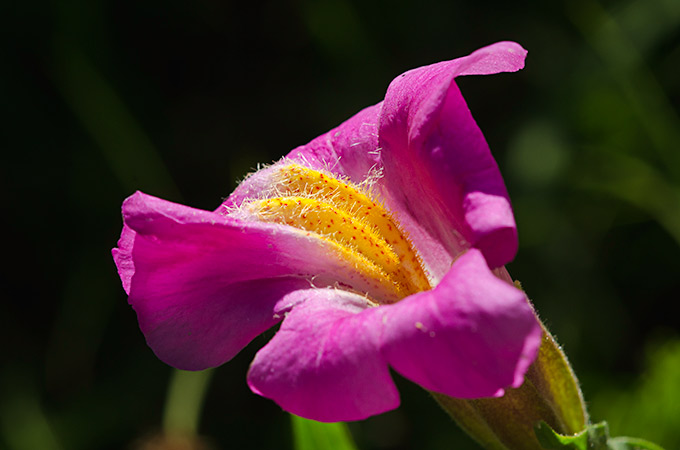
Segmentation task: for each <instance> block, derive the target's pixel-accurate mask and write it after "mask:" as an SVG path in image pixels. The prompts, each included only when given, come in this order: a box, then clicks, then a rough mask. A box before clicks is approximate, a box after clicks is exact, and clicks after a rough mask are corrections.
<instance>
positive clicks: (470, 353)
mask: <svg viewBox="0 0 680 450" xmlns="http://www.w3.org/2000/svg"><path fill="white" fill-rule="evenodd" d="M381 309H382V310H383V311H384V323H385V330H384V335H383V343H382V345H383V347H382V348H383V354H384V355H385V358H386V359H387V361H388V362H389V363H390V365H391V366H392V367H393V368H394V369H395V370H397V371H398V372H399V373H401V374H402V375H404V376H405V377H406V378H409V379H411V380H412V381H414V382H416V383H418V384H420V385H421V386H423V387H425V388H426V389H430V390H432V391H436V392H440V393H443V394H446V395H449V396H452V397H460V398H476V397H488V396H500V395H502V394H503V389H504V388H506V387H509V386H512V387H518V386H520V385H521V384H522V380H523V376H524V373H525V372H526V370H527V369H528V367H529V365H530V364H531V362H532V361H533V360H534V358H535V356H536V353H537V351H538V348H539V346H540V343H541V329H540V325H539V323H538V321H537V319H536V317H535V316H534V314H533V311H532V309H531V307H530V306H529V304H528V302H527V300H526V297H525V296H524V293H523V292H522V291H520V290H519V289H516V288H514V287H513V286H511V285H510V284H508V283H506V282H504V281H501V280H499V279H498V278H496V277H495V276H493V274H492V273H491V272H490V271H489V269H488V267H487V265H486V262H485V260H484V257H483V256H482V255H481V253H480V252H479V251H477V250H470V251H468V252H467V253H465V254H464V255H462V256H461V257H460V258H459V259H458V260H457V261H456V262H455V264H454V265H453V267H452V268H451V271H450V272H449V273H448V274H447V275H446V277H444V279H443V280H442V282H441V283H440V284H439V285H438V286H437V287H435V288H434V289H433V290H431V291H427V292H422V293H419V294H415V295H412V296H410V297H408V298H406V299H404V300H402V301H401V302H399V303H396V304H394V305H390V306H388V307H385V308H381Z"/></svg>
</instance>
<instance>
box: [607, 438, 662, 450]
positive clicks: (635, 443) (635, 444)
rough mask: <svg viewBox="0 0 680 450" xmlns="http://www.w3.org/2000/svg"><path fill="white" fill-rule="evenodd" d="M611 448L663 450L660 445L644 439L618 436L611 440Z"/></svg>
mask: <svg viewBox="0 0 680 450" xmlns="http://www.w3.org/2000/svg"><path fill="white" fill-rule="evenodd" d="M609 448H610V449H611V450H663V448H662V447H661V446H659V445H656V444H655V443H653V442H649V441H645V440H644V439H639V438H631V437H617V438H614V439H610V440H609Z"/></svg>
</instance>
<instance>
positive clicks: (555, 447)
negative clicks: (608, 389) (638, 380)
mask: <svg viewBox="0 0 680 450" xmlns="http://www.w3.org/2000/svg"><path fill="white" fill-rule="evenodd" d="M534 430H535V432H536V438H537V439H538V442H539V443H540V444H541V445H542V446H543V448H545V449H546V450H663V448H661V447H660V446H658V445H656V444H654V443H652V442H649V441H645V440H644V439H638V438H630V437H617V438H613V439H610V438H609V427H608V426H607V422H600V423H596V424H594V425H588V426H587V427H586V428H585V429H584V430H583V431H581V432H580V433H576V434H574V435H571V436H565V435H563V434H559V433H558V432H556V431H555V430H553V429H552V428H551V427H550V425H548V424H547V423H545V422H544V421H541V422H539V423H538V425H536V427H535V428H534Z"/></svg>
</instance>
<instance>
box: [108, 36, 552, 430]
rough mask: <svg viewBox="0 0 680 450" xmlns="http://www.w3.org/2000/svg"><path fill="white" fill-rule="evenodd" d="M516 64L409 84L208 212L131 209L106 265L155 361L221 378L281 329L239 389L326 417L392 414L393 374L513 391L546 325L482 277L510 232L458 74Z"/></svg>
mask: <svg viewBox="0 0 680 450" xmlns="http://www.w3.org/2000/svg"><path fill="white" fill-rule="evenodd" d="M525 55H526V51H525V50H524V49H523V48H522V47H520V46H519V45H518V44H515V43H511V42H501V43H497V44H494V45H491V46H489V47H485V48H482V49H480V50H478V51H476V52H474V53H472V54H471V55H469V56H466V57H463V58H458V59H455V60H453V61H447V62H442V63H438V64H433V65H431V66H427V67H421V68H418V69H415V70H411V71H409V72H406V73H404V74H403V75H401V76H399V77H397V78H396V79H395V80H394V81H393V82H392V84H391V85H390V87H389V88H388V90H387V94H386V96H385V100H384V101H383V102H381V103H379V104H377V105H375V106H371V107H368V108H366V109H364V110H363V111H361V112H359V113H358V114H357V115H355V116H354V117H352V118H350V119H349V120H348V121H346V122H345V123H343V124H341V125H340V126H339V127H338V128H336V129H334V130H331V131H330V132H328V133H326V134H324V135H322V136H320V137H318V138H316V139H314V140H313V141H312V142H310V143H309V144H307V145H304V146H301V147H298V148H297V149H295V150H293V151H292V152H291V153H290V154H288V155H287V156H286V157H285V158H283V159H282V160H281V161H279V162H277V163H276V164H274V165H272V166H270V167H267V168H265V169H262V170H259V171H258V172H256V173H254V174H252V175H251V176H249V177H248V178H246V180H245V181H244V182H243V183H241V185H240V186H239V187H238V188H237V189H236V190H235V191H234V193H232V195H231V196H230V197H229V198H227V200H226V201H225V202H224V203H223V204H222V205H221V206H220V207H219V208H218V209H217V210H216V211H214V212H209V211H202V210H197V209H193V208H190V207H187V206H182V205H178V204H174V203H170V202H167V201H164V200H160V199H158V198H155V197H151V196H149V195H146V194H143V193H140V192H137V193H135V194H134V195H132V196H131V197H130V198H128V199H127V200H126V201H125V203H124V204H123V217H124V228H123V232H122V235H121V238H120V241H119V242H118V248H115V249H114V250H113V256H114V259H115V261H116V264H117V266H118V271H119V274H120V277H121V279H122V281H123V286H124V288H125V291H126V292H127V293H128V295H129V302H130V304H131V305H132V306H133V308H134V309H135V311H136V312H137V316H138V318H139V325H140V328H141V330H142V332H143V333H144V335H145V337H146V340H147V342H148V344H149V346H150V347H151V348H152V349H153V351H154V352H155V353H156V355H157V356H158V357H159V358H160V359H161V360H163V361H165V362H167V363H168V364H170V365H172V366H175V367H178V368H181V369H187V370H201V369H205V368H208V367H214V366H218V365H220V364H223V363H224V362H226V361H228V360H230V359H231V358H233V357H234V355H236V354H237V353H238V352H239V351H240V350H241V349H242V348H243V347H244V346H245V345H247V344H248V343H249V342H250V341H251V340H252V339H253V338H254V337H256V336H257V335H259V334H260V333H262V332H264V331H265V330H267V329H269V328H270V327H272V326H274V325H276V324H277V323H279V322H282V323H281V327H280V329H279V331H278V332H277V333H276V335H275V336H274V337H273V338H272V340H271V341H270V342H269V343H268V344H267V345H265V346H264V347H263V348H262V349H261V350H260V351H259V352H258V353H257V355H256V356H255V359H254V361H253V362H252V365H251V367H250V371H249V373H248V384H249V386H250V388H251V389H252V390H253V391H254V392H256V393H258V394H260V395H263V396H265V397H268V398H271V399H273V400H274V401H276V402H277V403H278V404H279V405H280V406H281V407H282V408H284V409H286V410H287V411H290V412H292V413H295V414H298V415H300V416H303V417H307V418H311V419H315V420H320V421H341V420H342V421H346V420H359V419H363V418H366V417H368V416H370V415H374V414H378V413H381V412H384V411H388V410H391V409H393V408H396V407H397V406H398V404H399V395H398V392H397V390H396V388H395V385H394V382H393V381H392V378H391V376H390V373H389V368H390V367H391V368H393V369H394V370H396V371H397V372H399V373H400V374H401V375H403V376H405V377H406V378H408V379H410V380H412V381H414V382H416V383H418V384H420V385H421V386H423V387H424V388H426V389H429V390H431V391H435V392H439V393H443V394H446V395H448V396H452V397H462V398H477V397H488V396H501V395H503V393H504V389H505V388H507V387H518V386H519V385H521V384H522V381H523V377H524V373H525V372H526V370H527V368H528V367H529V365H530V364H531V362H532V361H533V359H534V358H535V356H536V352H537V350H538V347H539V345H540V340H541V330H540V326H539V324H538V322H537V320H536V318H535V316H534V314H533V311H532V309H531V307H530V306H529V304H528V302H527V301H526V298H525V296H524V294H523V293H522V292H521V291H520V290H518V289H516V288H515V287H514V286H512V285H511V284H510V283H508V282H507V281H503V280H501V279H500V278H499V277H497V276H495V275H494V272H492V270H490V268H492V269H497V270H496V271H495V272H496V273H500V272H501V271H502V270H503V269H502V267H501V266H503V265H504V264H506V263H507V262H509V261H510V260H511V259H512V258H513V257H514V255H515V253H516V250H517V234H516V228H515V222H514V219H513V215H512V210H511V207H510V202H509V199H508V195H507V192H506V189H505V186H504V183H503V180H502V178H501V175H500V172H499V170H498V167H497V165H496V162H495V161H494V159H493V157H492V156H491V153H490V151H489V148H488V145H487V143H486V141H485V140H484V137H483V135H482V133H481V131H480V130H479V128H478V127H477V125H476V123H475V122H474V120H473V118H472V116H471V114H470V111H469V110H468V108H467V105H466V104H465V101H464V100H463V97H462V95H461V93H460V91H459V90H458V87H457V86H456V84H455V82H454V78H455V77H457V76H461V75H475V74H478V75H482V74H492V73H498V72H508V71H516V70H519V69H521V68H522V67H523V66H524V57H525ZM498 268H500V269H498Z"/></svg>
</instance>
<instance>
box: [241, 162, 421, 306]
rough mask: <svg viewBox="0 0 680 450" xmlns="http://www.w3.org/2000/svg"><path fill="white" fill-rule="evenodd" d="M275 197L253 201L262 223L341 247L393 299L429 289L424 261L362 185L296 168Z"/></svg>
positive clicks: (288, 169) (282, 177)
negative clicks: (285, 227)
mask: <svg viewBox="0 0 680 450" xmlns="http://www.w3.org/2000/svg"><path fill="white" fill-rule="evenodd" d="M275 177H276V181H277V182H276V185H275V195H276V197H274V198H269V199H264V200H255V201H252V202H250V203H249V204H248V206H247V207H248V210H249V211H250V212H251V213H255V214H256V215H257V217H258V220H261V221H265V222H274V223H282V224H287V225H290V226H293V227H296V228H298V229H302V230H305V231H309V232H312V233H315V234H317V235H319V237H320V238H322V239H323V240H326V241H330V242H332V243H333V244H335V245H336V246H339V247H341V249H342V250H341V254H342V256H343V258H348V259H353V260H354V261H353V262H354V264H355V266H356V267H357V269H359V270H360V271H361V272H364V273H366V274H370V276H371V277H376V276H377V277H383V278H384V279H383V280H376V281H379V282H380V284H381V285H383V286H384V288H388V290H391V291H393V292H392V294H391V295H389V296H390V297H393V296H395V295H396V296H397V297H398V298H403V297H405V296H407V295H410V294H413V293H416V292H419V291H424V290H429V289H431V287H430V283H429V281H428V278H427V276H426V274H425V271H424V270H423V267H422V262H421V260H420V257H419V256H418V254H417V253H416V252H415V250H414V249H413V246H412V244H411V241H410V240H409V239H408V237H407V235H406V233H405V232H404V231H402V230H401V228H400V226H399V224H398V222H397V221H396V219H395V218H393V217H392V216H391V214H390V213H389V212H388V211H387V210H386V209H385V208H384V207H383V206H382V205H381V204H380V203H379V202H376V201H375V200H373V199H372V198H371V196H370V193H368V192H365V191H364V190H362V189H361V188H360V187H359V186H356V185H353V184H351V183H349V182H345V181H342V180H338V179H336V178H334V177H332V176H330V175H328V174H325V173H322V172H319V171H316V170H312V169H309V168H306V167H303V166H300V165H298V164H290V165H285V166H282V167H281V168H280V169H279V171H278V173H277V174H276V175H275Z"/></svg>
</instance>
